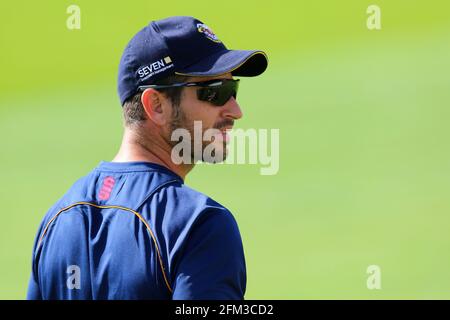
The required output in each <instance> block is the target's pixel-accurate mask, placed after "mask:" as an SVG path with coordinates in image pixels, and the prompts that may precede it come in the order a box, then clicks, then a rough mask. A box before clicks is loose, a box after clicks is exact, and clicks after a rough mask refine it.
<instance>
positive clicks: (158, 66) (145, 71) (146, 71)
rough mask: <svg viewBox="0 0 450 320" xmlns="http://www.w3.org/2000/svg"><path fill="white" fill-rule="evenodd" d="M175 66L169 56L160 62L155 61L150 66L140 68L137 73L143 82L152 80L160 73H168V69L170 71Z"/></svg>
mask: <svg viewBox="0 0 450 320" xmlns="http://www.w3.org/2000/svg"><path fill="white" fill-rule="evenodd" d="M173 66H174V65H173V63H172V59H171V58H170V57H169V56H167V57H164V58H162V59H160V60H157V61H154V62H152V63H150V64H149V65H146V66H143V67H140V68H139V69H138V71H137V73H138V75H139V78H140V79H141V80H147V79H148V78H151V77H152V76H154V75H156V74H158V73H161V72H163V71H166V70H167V69H170V68H172V67H173Z"/></svg>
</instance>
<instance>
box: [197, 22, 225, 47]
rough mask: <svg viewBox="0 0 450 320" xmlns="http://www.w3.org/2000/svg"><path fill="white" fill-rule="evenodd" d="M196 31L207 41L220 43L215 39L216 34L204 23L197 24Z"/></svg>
mask: <svg viewBox="0 0 450 320" xmlns="http://www.w3.org/2000/svg"><path fill="white" fill-rule="evenodd" d="M197 30H198V32H200V33H203V34H204V35H205V36H206V37H207V38H208V39H209V40H211V41H214V42H217V43H221V42H222V41H220V40H219V38H217V36H216V34H215V33H214V32H213V31H212V30H211V28H210V27H208V26H207V25H206V24H204V23H197Z"/></svg>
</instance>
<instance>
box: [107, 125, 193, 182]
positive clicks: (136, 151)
mask: <svg viewBox="0 0 450 320" xmlns="http://www.w3.org/2000/svg"><path fill="white" fill-rule="evenodd" d="M146 140H147V141H146ZM160 144H161V145H163V144H164V143H160ZM160 144H158V143H154V142H152V143H149V142H148V139H145V138H144V137H142V136H139V135H138V134H136V133H135V132H133V131H131V130H128V129H125V132H124V135H123V139H122V144H121V146H120V149H119V152H118V153H117V155H116V156H115V157H114V159H113V160H112V161H113V162H131V161H145V162H152V163H156V164H159V165H162V166H164V167H166V168H167V169H169V170H171V171H173V172H174V173H176V174H177V175H179V176H180V177H181V178H182V179H183V181H184V179H185V177H186V175H187V174H188V173H189V171H191V170H192V168H193V167H194V164H190V165H189V164H180V165H177V164H175V163H173V161H172V159H171V148H170V146H169V145H166V146H164V147H162V146H161V145H160Z"/></svg>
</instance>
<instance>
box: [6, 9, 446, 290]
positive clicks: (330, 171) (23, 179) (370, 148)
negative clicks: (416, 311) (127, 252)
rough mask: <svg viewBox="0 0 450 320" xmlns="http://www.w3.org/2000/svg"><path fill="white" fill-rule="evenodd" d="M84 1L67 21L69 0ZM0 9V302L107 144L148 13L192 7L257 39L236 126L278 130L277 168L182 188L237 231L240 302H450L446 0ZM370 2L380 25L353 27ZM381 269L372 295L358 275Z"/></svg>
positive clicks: (221, 171)
mask: <svg viewBox="0 0 450 320" xmlns="http://www.w3.org/2000/svg"><path fill="white" fill-rule="evenodd" d="M72 3H75V4H77V5H79V6H80V8H81V30H75V31H70V30H67V28H66V24H65V21H66V19H67V16H68V15H67V14H66V8H67V7H68V6H69V5H70V4H72ZM226 4H227V5H226V6H224V5H223V4H220V3H219V2H212V3H209V4H208V5H205V4H202V3H197V2H195V3H194V2H192V3H191V2H182V1H174V2H171V4H170V5H167V4H164V3H156V2H150V1H128V2H127V3H126V4H124V3H120V4H119V3H117V4H116V3H110V2H107V1H95V2H94V1H87V0H83V1H75V2H69V1H39V2H32V1H27V2H26V4H17V3H13V2H2V3H1V4H0V26H1V28H0V40H1V41H0V49H1V51H0V52H1V53H0V54H1V60H0V70H1V75H2V76H1V77H0V137H1V139H0V164H1V166H0V179H1V185H0V201H1V203H2V209H1V221H2V231H1V233H0V298H1V299H22V298H24V297H25V294H26V288H27V282H28V277H29V273H30V263H31V249H32V242H33V239H34V236H35V232H36V230H37V226H38V223H39V222H40V220H41V218H42V216H43V215H44V214H45V212H46V211H47V209H48V208H49V207H50V206H51V205H52V204H53V203H54V202H55V201H56V200H57V199H58V198H59V197H60V196H62V194H63V193H64V192H65V191H66V190H67V189H68V188H69V187H70V186H71V184H72V183H73V182H74V181H75V180H76V179H78V178H79V177H80V176H82V175H85V174H86V173H88V172H89V171H90V170H91V169H92V168H93V167H95V166H96V165H97V164H98V163H99V162H100V160H110V159H112V158H113V156H114V154H115V152H116V151H117V149H118V146H119V143H120V139H121V134H122V128H121V118H120V117H121V109H120V106H119V102H118V98H117V94H116V90H115V88H116V72H117V65H118V61H119V58H120V55H121V52H122V50H123V48H124V46H125V44H126V42H127V41H128V39H129V38H130V37H131V36H132V35H133V34H134V33H135V32H136V31H137V30H139V29H140V28H141V27H143V26H144V25H145V24H147V23H148V21H150V20H152V19H159V18H163V17H166V16H170V15H192V16H195V17H198V18H199V19H200V20H203V21H204V22H205V23H206V24H208V25H210V26H211V27H212V29H213V30H214V31H215V32H216V33H217V34H218V36H219V38H221V40H223V41H224V42H225V44H226V45H227V46H228V47H229V48H242V49H253V48H254V49H262V50H265V51H266V52H267V53H268V55H269V59H270V62H269V68H268V70H267V72H266V73H265V74H264V75H263V76H261V77H258V78H254V79H251V78H244V79H242V83H241V87H240V94H239V102H240V104H241V106H242V108H243V112H244V118H243V119H242V120H241V121H239V122H237V127H240V128H264V129H271V128H275V129H280V170H279V173H278V174H277V175H275V176H261V175H259V168H260V167H259V166H258V165H219V166H210V165H205V166H203V165H202V166H199V167H198V168H196V169H195V170H194V171H193V172H192V174H191V175H189V176H188V178H187V180H186V183H187V184H188V185H190V186H192V187H194V188H196V189H198V190H200V191H202V192H204V193H207V194H209V195H211V196H212V197H213V198H214V199H215V200H217V201H219V202H221V203H222V204H224V205H225V206H227V207H228V208H229V209H230V210H231V211H232V212H233V214H234V215H235V217H236V219H237V221H238V223H239V226H240V230H241V233H242V237H243V241H244V247H245V252H246V259H247V269H248V285H247V295H246V298H247V299H318V298H322V299H393V298H405V299H406V298H407V299H449V298H450V255H449V252H450V234H449V226H450V195H449V193H450V148H449V138H450V126H449V122H450V121H449V120H450V110H449V107H450V17H449V16H448V12H449V9H450V5H449V4H448V3H447V2H445V1H443V0H442V1H437V0H430V1H400V0H394V1H392V0H391V1H376V2H372V1H356V0H355V1H348V0H346V1H339V2H337V1H324V0H320V1H316V2H314V3H311V2H306V1H305V2H301V1H300V2H299V1H276V2H275V1H271V2H267V3H266V2H264V4H263V3H262V2H258V1H245V2H243V1H227V2H226ZM370 4H377V5H379V6H380V8H381V11H382V29H381V30H379V31H369V30H368V29H367V28H366V18H367V14H366V8H367V7H368V6H369V5H370ZM369 265H378V266H380V268H381V276H382V280H381V282H382V288H381V290H368V289H367V287H366V279H367V277H368V275H367V274H366V269H367V267H368V266H369Z"/></svg>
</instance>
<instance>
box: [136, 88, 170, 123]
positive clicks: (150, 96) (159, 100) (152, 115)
mask: <svg viewBox="0 0 450 320" xmlns="http://www.w3.org/2000/svg"><path fill="white" fill-rule="evenodd" d="M141 103H142V106H143V107H144V110H145V113H146V114H147V117H148V118H149V119H150V120H151V121H153V122H154V123H155V124H156V125H158V126H164V125H165V124H166V121H167V119H166V117H167V115H165V114H164V108H163V106H162V104H163V103H164V97H163V95H162V94H161V93H160V92H159V91H157V90H155V89H152V88H149V89H146V90H145V91H144V92H142V95H141Z"/></svg>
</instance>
